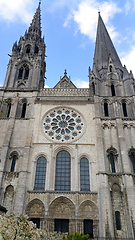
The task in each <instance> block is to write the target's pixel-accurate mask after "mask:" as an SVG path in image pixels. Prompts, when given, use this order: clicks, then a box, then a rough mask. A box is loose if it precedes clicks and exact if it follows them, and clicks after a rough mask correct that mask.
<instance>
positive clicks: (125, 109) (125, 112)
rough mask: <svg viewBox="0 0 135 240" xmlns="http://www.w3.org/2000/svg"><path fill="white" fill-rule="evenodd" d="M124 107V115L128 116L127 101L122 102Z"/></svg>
mask: <svg viewBox="0 0 135 240" xmlns="http://www.w3.org/2000/svg"><path fill="white" fill-rule="evenodd" d="M122 109H123V115H124V117H127V116H128V115H127V106H126V103H125V102H123V103H122Z"/></svg>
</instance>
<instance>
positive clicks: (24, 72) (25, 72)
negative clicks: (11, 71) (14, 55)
mask: <svg viewBox="0 0 135 240" xmlns="http://www.w3.org/2000/svg"><path fill="white" fill-rule="evenodd" d="M28 78H29V67H28V65H27V64H26V63H25V64H23V66H21V67H20V69H19V72H18V81H17V84H18V86H20V85H25V84H26V80H27V79H28Z"/></svg>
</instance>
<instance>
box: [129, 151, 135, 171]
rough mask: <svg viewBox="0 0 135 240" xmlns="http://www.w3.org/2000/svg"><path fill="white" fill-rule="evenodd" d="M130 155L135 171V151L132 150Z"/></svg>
mask: <svg viewBox="0 0 135 240" xmlns="http://www.w3.org/2000/svg"><path fill="white" fill-rule="evenodd" d="M129 156H130V159H131V163H132V167H133V172H134V173H135V152H131V153H130V155H129Z"/></svg>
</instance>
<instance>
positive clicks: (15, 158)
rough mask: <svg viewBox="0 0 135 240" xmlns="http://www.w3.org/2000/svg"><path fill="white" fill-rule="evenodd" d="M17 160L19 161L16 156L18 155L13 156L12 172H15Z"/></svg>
mask: <svg viewBox="0 0 135 240" xmlns="http://www.w3.org/2000/svg"><path fill="white" fill-rule="evenodd" d="M16 160H17V156H16V155H13V156H12V163H11V169H10V172H14V170H15V164H16Z"/></svg>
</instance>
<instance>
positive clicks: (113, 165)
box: [110, 153, 116, 173]
mask: <svg viewBox="0 0 135 240" xmlns="http://www.w3.org/2000/svg"><path fill="white" fill-rule="evenodd" d="M110 164H111V170H112V173H115V172H116V170H115V161H114V154H113V153H110Z"/></svg>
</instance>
